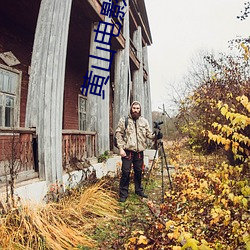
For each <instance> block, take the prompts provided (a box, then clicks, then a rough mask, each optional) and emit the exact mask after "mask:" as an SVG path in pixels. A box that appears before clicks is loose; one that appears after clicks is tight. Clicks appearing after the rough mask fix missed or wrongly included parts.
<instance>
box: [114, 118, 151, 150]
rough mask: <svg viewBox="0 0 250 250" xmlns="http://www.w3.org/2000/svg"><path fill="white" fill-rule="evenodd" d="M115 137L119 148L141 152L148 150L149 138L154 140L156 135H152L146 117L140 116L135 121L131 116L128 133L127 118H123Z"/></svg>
mask: <svg viewBox="0 0 250 250" xmlns="http://www.w3.org/2000/svg"><path fill="white" fill-rule="evenodd" d="M115 137H116V139H117V145H118V148H123V149H128V150H132V151H136V152H141V151H144V150H145V149H146V148H147V138H148V139H152V140H153V139H154V138H155V135H153V134H152V131H151V130H150V127H149V123H148V121H147V120H146V119H145V118H144V117H142V116H140V117H139V118H138V119H137V120H136V121H135V120H133V119H132V117H131V115H129V117H128V125H127V129H126V131H125V117H122V118H121V119H120V121H119V123H118V126H117V129H116V131H115Z"/></svg>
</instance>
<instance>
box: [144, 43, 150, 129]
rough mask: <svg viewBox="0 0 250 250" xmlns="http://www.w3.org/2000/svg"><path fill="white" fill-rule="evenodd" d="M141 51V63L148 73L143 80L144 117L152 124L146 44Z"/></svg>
mask: <svg viewBox="0 0 250 250" xmlns="http://www.w3.org/2000/svg"><path fill="white" fill-rule="evenodd" d="M142 52H143V64H144V68H145V69H146V71H147V73H148V79H147V81H145V82H144V89H145V100H146V102H145V106H146V112H145V117H146V118H147V119H148V121H149V124H152V106H151V90H150V74H149V64H148V46H147V45H146V46H144V47H143V49H142Z"/></svg>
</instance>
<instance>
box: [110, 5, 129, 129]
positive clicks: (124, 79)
mask: <svg viewBox="0 0 250 250" xmlns="http://www.w3.org/2000/svg"><path fill="white" fill-rule="evenodd" d="M126 2H127V6H129V0H128V1H126ZM127 8H129V7H127ZM123 36H124V38H125V48H124V49H122V50H118V51H117V52H116V55H115V69H114V71H115V72H114V84H115V89H114V116H113V117H114V123H113V124H114V128H113V129H114V130H115V129H116V127H117V124H118V121H119V119H120V117H122V116H126V115H128V113H129V107H130V91H131V72H130V64H129V47H130V35H129V10H128V11H126V14H125V16H124V19H123Z"/></svg>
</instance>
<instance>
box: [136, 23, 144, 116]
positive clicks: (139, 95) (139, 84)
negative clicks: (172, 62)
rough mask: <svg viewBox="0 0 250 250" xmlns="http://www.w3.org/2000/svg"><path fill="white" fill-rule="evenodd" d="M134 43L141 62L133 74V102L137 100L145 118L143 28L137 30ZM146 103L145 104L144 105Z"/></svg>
mask: <svg viewBox="0 0 250 250" xmlns="http://www.w3.org/2000/svg"><path fill="white" fill-rule="evenodd" d="M133 42H134V44H135V47H136V50H137V58H138V59H139V61H140V68H139V69H138V70H135V71H134V72H133V92H134V98H133V100H137V101H139V102H140V103H141V106H142V112H141V113H142V116H145V103H146V102H147V100H145V96H144V84H143V61H142V33H141V27H140V26H138V27H137V30H136V31H135V32H134V34H133ZM144 102H145V103H144Z"/></svg>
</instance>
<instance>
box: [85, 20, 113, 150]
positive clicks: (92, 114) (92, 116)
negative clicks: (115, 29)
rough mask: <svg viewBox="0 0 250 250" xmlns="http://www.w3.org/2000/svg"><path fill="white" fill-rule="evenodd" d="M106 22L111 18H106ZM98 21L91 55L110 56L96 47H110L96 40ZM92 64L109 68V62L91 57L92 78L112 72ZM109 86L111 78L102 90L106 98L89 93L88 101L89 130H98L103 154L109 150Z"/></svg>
mask: <svg viewBox="0 0 250 250" xmlns="http://www.w3.org/2000/svg"><path fill="white" fill-rule="evenodd" d="M105 22H110V20H108V19H105ZM97 26H98V22H97V23H93V24H92V28H91V37H90V39H91V40H90V53H89V54H90V55H94V56H97V57H101V58H106V59H109V58H110V54H109V52H107V51H103V50H100V49H97V48H96V47H97V46H99V47H102V48H105V49H110V46H109V45H104V44H102V43H98V42H94V39H95V35H96V33H95V32H94V30H97ZM91 66H97V67H101V68H108V67H109V62H107V61H104V60H101V59H96V58H92V57H89V72H91V71H93V74H92V78H93V76H94V75H98V76H103V77H105V78H106V79H107V77H108V76H109V75H110V72H108V71H104V70H101V69H96V68H92V67H91ZM109 88H110V80H109V81H107V84H106V85H103V88H102V90H104V92H105V98H104V99H103V98H102V96H97V95H94V94H90V93H88V101H87V130H89V131H96V132H97V145H96V146H97V147H96V149H97V152H96V153H97V154H98V155H99V154H103V153H104V151H106V150H109V148H110V146H109V144H110V143H109Z"/></svg>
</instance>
